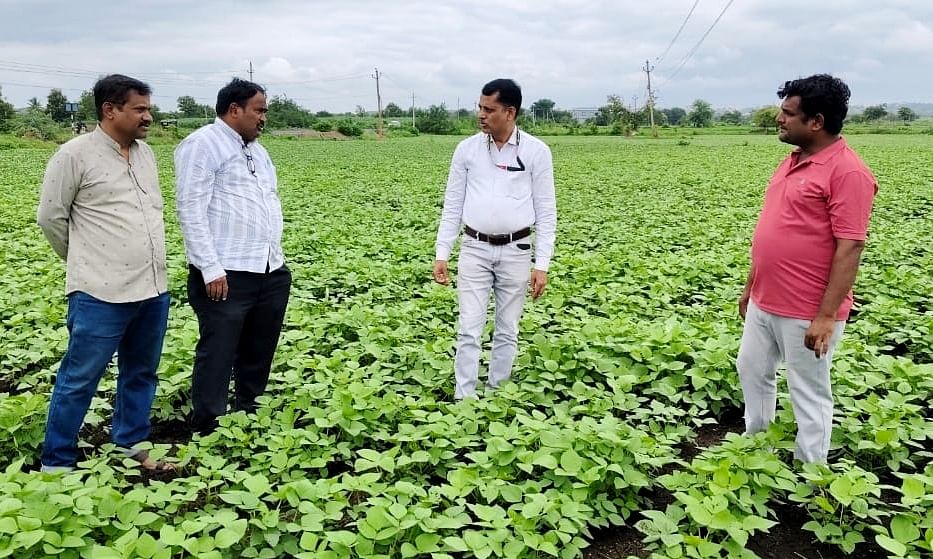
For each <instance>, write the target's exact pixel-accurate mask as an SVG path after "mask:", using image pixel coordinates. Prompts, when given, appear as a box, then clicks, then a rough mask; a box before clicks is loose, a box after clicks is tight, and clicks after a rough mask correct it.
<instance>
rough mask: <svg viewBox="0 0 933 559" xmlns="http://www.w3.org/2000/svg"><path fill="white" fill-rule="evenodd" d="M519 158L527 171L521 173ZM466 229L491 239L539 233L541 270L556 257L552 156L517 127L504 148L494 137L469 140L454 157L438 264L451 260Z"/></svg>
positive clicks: (537, 260)
mask: <svg viewBox="0 0 933 559" xmlns="http://www.w3.org/2000/svg"><path fill="white" fill-rule="evenodd" d="M519 158H520V159H521V164H523V165H524V167H525V170H524V171H517V170H508V169H507V167H512V168H519V167H521V165H520V164H519V161H518V160H519ZM463 225H468V226H470V227H472V228H473V229H475V230H476V231H479V232H481V233H485V234H487V235H500V234H504V233H514V232H516V231H520V230H521V229H524V228H525V227H534V229H535V266H534V267H535V269H536V270H542V271H547V269H548V266H549V265H550V262H551V257H552V256H553V254H554V236H555V233H556V229H557V202H556V198H555V195H554V166H553V163H552V160H551V150H550V149H549V148H548V147H547V145H546V144H545V143H544V142H542V141H541V140H539V139H537V138H535V137H534V136H532V135H531V134H528V133H527V132H522V131H520V130H519V129H518V127H516V128H515V129H514V130H513V131H512V136H511V137H510V138H509V140H508V142H506V143H505V144H503V145H502V148H501V149H500V148H498V147H497V146H496V143H495V142H494V141H492V139H491V138H490V136H489V134H485V133H479V134H476V135H474V136H470V137H469V138H467V139H465V140H463V141H462V142H460V143H459V144H458V145H457V149H456V150H455V151H454V156H453V160H452V161H451V164H450V175H449V176H448V178H447V190H446V192H445V194H444V210H443V211H442V212H441V221H440V225H439V227H438V231H437V244H436V247H435V258H436V259H437V260H448V259H449V258H450V251H451V250H452V249H453V245H454V242H455V241H456V240H457V236H458V235H459V233H460V229H461V227H462V226H463Z"/></svg>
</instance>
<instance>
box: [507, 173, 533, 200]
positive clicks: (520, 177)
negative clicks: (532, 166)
mask: <svg viewBox="0 0 933 559" xmlns="http://www.w3.org/2000/svg"><path fill="white" fill-rule="evenodd" d="M500 174H501V175H504V176H503V177H501V178H500V184H501V185H502V188H503V189H504V190H505V195H506V196H507V197H509V198H512V199H514V200H525V199H528V198H531V173H530V172H528V171H505V172H503V173H500Z"/></svg>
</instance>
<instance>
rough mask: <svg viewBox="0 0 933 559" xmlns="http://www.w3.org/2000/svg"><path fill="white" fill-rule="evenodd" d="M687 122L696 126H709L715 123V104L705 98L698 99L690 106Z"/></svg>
mask: <svg viewBox="0 0 933 559" xmlns="http://www.w3.org/2000/svg"><path fill="white" fill-rule="evenodd" d="M687 122H689V123H690V126H693V127H694V128H707V127H709V126H710V125H712V123H713V106H712V105H710V104H709V103H708V102H707V101H704V100H703V99H697V100H696V101H694V102H693V105H691V106H690V113H689V114H688V115H687Z"/></svg>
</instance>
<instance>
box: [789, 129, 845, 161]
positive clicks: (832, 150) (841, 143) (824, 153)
mask: <svg viewBox="0 0 933 559" xmlns="http://www.w3.org/2000/svg"><path fill="white" fill-rule="evenodd" d="M848 146H849V144H847V143H846V139H845V138H843V137H842V136H839V139H837V140H836V141H835V142H833V143H831V144H829V145H828V146H826V147H825V148H823V149H821V150H820V151H818V152H816V154H814V155H812V156H810V157H809V158H808V159H807V162H809V163H812V164H814V165H823V164H825V163H826V162H827V161H829V160H830V159H832V158H833V157H835V155H836V154H837V153H839V152H840V151H842V150H844V149H846V148H847V147H848ZM800 151H801V150H800V148H796V149H795V150H794V153H795V154H797V157H798V160H799V158H800Z"/></svg>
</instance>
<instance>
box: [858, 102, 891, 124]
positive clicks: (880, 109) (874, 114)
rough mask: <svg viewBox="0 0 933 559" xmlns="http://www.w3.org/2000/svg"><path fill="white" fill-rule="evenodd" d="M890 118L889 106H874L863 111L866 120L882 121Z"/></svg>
mask: <svg viewBox="0 0 933 559" xmlns="http://www.w3.org/2000/svg"><path fill="white" fill-rule="evenodd" d="M886 116H888V109H887V106H886V105H884V104H881V105H872V106H870V107H865V110H864V111H862V117H864V118H865V120H869V121H871V120H881V119H882V118H884V117H886Z"/></svg>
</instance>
